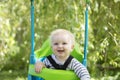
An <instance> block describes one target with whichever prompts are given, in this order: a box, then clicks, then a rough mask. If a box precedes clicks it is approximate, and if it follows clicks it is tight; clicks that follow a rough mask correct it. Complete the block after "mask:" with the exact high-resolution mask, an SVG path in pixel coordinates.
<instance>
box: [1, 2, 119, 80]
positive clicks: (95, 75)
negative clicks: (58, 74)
mask: <svg viewBox="0 0 120 80" xmlns="http://www.w3.org/2000/svg"><path fill="white" fill-rule="evenodd" d="M34 6H35V12H34V14H35V22H34V23H35V50H37V49H39V48H40V47H41V45H42V43H43V42H44V41H45V40H46V39H47V38H48V36H49V34H50V32H51V31H52V30H54V29H57V28H64V29H68V30H70V31H71V32H73V33H74V35H75V36H76V41H77V42H78V43H79V46H80V50H81V52H83V51H84V50H83V47H84V30H85V29H84V25H85V19H84V12H85V8H86V4H85V0H54V1H51V0H34ZM88 9H89V42H88V43H89V46H88V62H87V64H88V70H89V72H90V75H91V78H92V80H120V73H119V72H120V36H119V34H120V15H119V14H120V0H102V1H101V0H90V3H89V8H88ZM30 25H31V24H30V0H0V30H1V31H0V80H10V78H11V80H24V79H27V70H28V64H29V57H30V52H31V50H30V47H31V39H30V35H31V29H30ZM11 71H12V73H9V72H11ZM17 71H18V72H17ZM12 74H13V76H14V77H13V76H12ZM14 74H15V75H14ZM6 75H9V76H7V77H5V76H6ZM7 78H8V79H7Z"/></svg>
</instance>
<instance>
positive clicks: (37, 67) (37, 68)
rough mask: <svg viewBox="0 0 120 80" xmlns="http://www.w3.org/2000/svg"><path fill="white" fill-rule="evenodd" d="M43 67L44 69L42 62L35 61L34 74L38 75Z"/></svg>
mask: <svg viewBox="0 0 120 80" xmlns="http://www.w3.org/2000/svg"><path fill="white" fill-rule="evenodd" d="M45 67H46V66H45V64H44V63H43V62H40V61H37V62H36V63H35V72H36V73H39V72H41V71H42V68H45Z"/></svg>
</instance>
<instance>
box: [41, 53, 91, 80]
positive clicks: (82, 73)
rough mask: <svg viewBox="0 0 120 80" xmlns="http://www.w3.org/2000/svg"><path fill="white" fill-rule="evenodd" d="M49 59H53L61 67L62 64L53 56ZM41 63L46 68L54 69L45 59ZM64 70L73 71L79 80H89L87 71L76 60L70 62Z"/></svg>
mask: <svg viewBox="0 0 120 80" xmlns="http://www.w3.org/2000/svg"><path fill="white" fill-rule="evenodd" d="M51 57H52V58H53V60H54V61H55V62H56V63H57V64H59V65H63V64H64V63H62V62H60V61H58V60H57V59H56V57H55V55H54V54H52V55H51ZM43 63H44V64H45V65H46V66H49V68H52V69H55V68H54V67H53V66H52V64H51V63H50V61H49V60H48V59H47V58H45V60H44V61H43ZM66 70H73V71H74V72H75V74H76V75H77V76H78V77H79V78H80V80H90V75H89V72H88V70H87V69H86V67H85V66H84V65H83V64H81V63H80V62H79V61H78V60H77V59H75V58H73V59H72V60H71V62H70V64H69V65H68V67H67V69H66Z"/></svg>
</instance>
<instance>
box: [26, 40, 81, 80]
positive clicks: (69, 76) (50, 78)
mask: <svg viewBox="0 0 120 80" xmlns="http://www.w3.org/2000/svg"><path fill="white" fill-rule="evenodd" d="M51 53H52V50H51V47H50V40H49V39H48V40H46V41H45V42H44V44H43V45H42V47H41V48H40V49H39V50H37V51H35V57H36V59H39V58H43V57H46V56H48V55H50V54H51ZM71 55H72V56H73V57H75V58H76V59H77V60H78V61H80V62H82V60H83V54H82V53H81V52H80V49H79V45H78V43H75V47H74V49H73V51H72V53H71ZM28 74H30V75H33V76H37V77H41V78H43V79H44V80H79V78H78V77H77V76H76V75H75V73H74V72H73V71H68V70H56V69H48V68H44V69H43V70H42V72H41V73H36V72H35V70H34V65H33V64H30V65H29V71H28Z"/></svg>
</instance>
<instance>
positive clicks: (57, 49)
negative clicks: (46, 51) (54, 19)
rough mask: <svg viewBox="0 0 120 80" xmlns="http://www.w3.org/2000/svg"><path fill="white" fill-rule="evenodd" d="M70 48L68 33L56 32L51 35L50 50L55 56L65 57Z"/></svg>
mask: <svg viewBox="0 0 120 80" xmlns="http://www.w3.org/2000/svg"><path fill="white" fill-rule="evenodd" d="M72 49H73V43H72V41H71V37H70V36H69V35H68V34H56V35H54V36H53V37H52V50H53V52H54V54H55V55H56V57H57V58H59V59H66V58H67V57H68V56H69V55H70V53H71V51H72Z"/></svg>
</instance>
